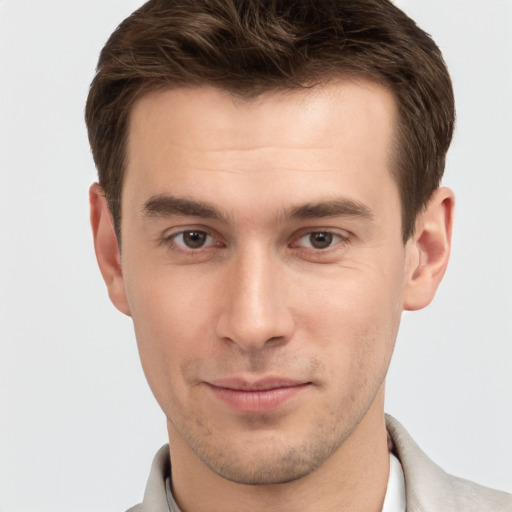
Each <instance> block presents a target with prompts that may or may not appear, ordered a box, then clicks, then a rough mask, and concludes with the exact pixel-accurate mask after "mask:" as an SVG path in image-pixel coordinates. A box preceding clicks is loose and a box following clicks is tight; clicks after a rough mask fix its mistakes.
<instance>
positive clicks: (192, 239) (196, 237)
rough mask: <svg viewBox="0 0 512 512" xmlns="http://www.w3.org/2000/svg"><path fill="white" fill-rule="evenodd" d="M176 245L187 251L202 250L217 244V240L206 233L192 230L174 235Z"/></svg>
mask: <svg viewBox="0 0 512 512" xmlns="http://www.w3.org/2000/svg"><path fill="white" fill-rule="evenodd" d="M171 239H172V240H173V242H174V243H176V244H177V245H179V246H181V247H185V248H187V249H201V248H203V247H208V246H210V245H213V244H214V243H215V240H214V239H213V237H212V236H211V235H209V234H208V233H207V232H206V231H200V230H197V229H190V230H187V231H181V232H180V233H176V234H174V235H172V237H171Z"/></svg>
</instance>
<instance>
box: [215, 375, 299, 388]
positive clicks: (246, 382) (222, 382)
mask: <svg viewBox="0 0 512 512" xmlns="http://www.w3.org/2000/svg"><path fill="white" fill-rule="evenodd" d="M208 384H210V385H211V386H215V387H218V388H225V389H232V390H236V391H265V390H268V389H276V388H289V387H294V386H302V385H304V384H309V382H308V381H304V380H297V379H289V378H285V377H273V376H270V377H264V378H261V379H257V380H250V379H246V378H243V377H228V378H225V379H217V380H213V381H210V382H208Z"/></svg>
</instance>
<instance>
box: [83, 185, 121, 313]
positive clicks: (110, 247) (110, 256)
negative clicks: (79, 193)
mask: <svg viewBox="0 0 512 512" xmlns="http://www.w3.org/2000/svg"><path fill="white" fill-rule="evenodd" d="M89 204H90V217H91V226H92V232H93V238H94V249H95V251H96V259H97V260H98V265H99V267H100V271H101V275H102V276H103V280H104V281H105V284H106V285H107V289H108V295H109V297H110V300H111V301H112V303H113V304H114V306H115V307H116V308H117V309H119V311H121V312H122V313H124V314H125V315H130V307H129V305H128V300H127V297H126V290H125V286H124V278H123V272H122V268H121V253H120V250H119V244H118V241H117V237H116V234H115V230H114V223H113V221H112V215H111V213H110V208H109V207H108V204H107V201H106V199H105V194H104V192H103V189H102V188H101V187H100V186H99V185H98V183H94V184H93V185H91V188H90V189H89Z"/></svg>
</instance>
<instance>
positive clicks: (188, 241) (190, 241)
mask: <svg viewBox="0 0 512 512" xmlns="http://www.w3.org/2000/svg"><path fill="white" fill-rule="evenodd" d="M205 240H206V233H204V232H202V231H186V232H185V233H183V241H184V242H185V245H186V246H187V247H190V248H191V249H197V248H199V247H202V246H203V245H204V242H205Z"/></svg>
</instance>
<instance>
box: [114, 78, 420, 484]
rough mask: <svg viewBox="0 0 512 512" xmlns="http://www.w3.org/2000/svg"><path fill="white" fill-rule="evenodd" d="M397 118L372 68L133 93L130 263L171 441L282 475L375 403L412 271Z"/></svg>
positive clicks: (138, 319)
mask: <svg viewBox="0 0 512 512" xmlns="http://www.w3.org/2000/svg"><path fill="white" fill-rule="evenodd" d="M395 121H396V107H395V103H394V100H393V97H392V95H391V94H390V93H389V92H388V91H387V90H386V89H384V88H382V87H380V86H377V85H375V84H372V83H369V82H364V81H363V82H354V81H343V82H341V81H340V82H336V83H332V84H330V85H327V86H324V87H315V88H313V89H310V90H306V91H298V92H296V91H294V92H283V93H268V94H264V95H262V96H260V97H258V98H256V99H254V100H249V101H245V100H237V99H234V98H233V97H232V96H230V95H229V94H228V93H226V92H222V91H219V90H217V89H214V88H207V87H204V88H189V89H177V90H172V91H164V92H158V93H152V94H150V95H147V96H145V97H143V98H142V99H141V100H139V101H138V103H137V104H136V105H135V107H134V110H133V112H132V118H131V124H130V130H129V144H128V160H127V170H126V175H125V182H124V187H123V194H122V269H123V276H124V283H125V287H126V296H127V301H128V304H129V312H130V314H131V315H132V317H133V321H134V325H135V330H136V336H137V341H138V345H139V351H140V355H141V359H142V364H143V367H144V371H145V373H146V376H147V378H148V381H149V384H150V386H151V388H152V390H153V392H154V394H155V396H156V398H157V400H158V402H159V404H160V406H161V407H162V409H163V411H164V412H165V414H166V416H167V418H168V426H169V434H170V439H171V450H172V449H173V448H172V447H173V446H174V447H175V449H177V450H178V449H179V450H181V453H186V454H187V456H188V457H189V458H196V457H197V458H198V459H200V460H201V461H202V462H203V463H205V464H206V466H208V467H209V468H210V469H212V470H213V471H214V472H215V473H217V474H219V475H221V476H222V477H224V478H227V479H229V480H233V481H237V482H244V483H270V482H283V481H289V480H293V479H295V478H298V477H300V476H303V475H305V474H308V473H309V472H311V471H313V470H314V469H315V468H317V467H318V466H320V465H321V464H322V463H323V462H324V461H326V460H327V459H329V457H330V456H331V455H333V454H334V453H336V452H337V451H338V448H339V447H340V446H342V444H343V442H344V441H345V440H346V439H347V438H349V436H351V434H353V433H354V432H356V431H357V429H358V428H359V427H360V425H361V424H362V423H363V422H364V419H365V418H377V417H378V416H379V414H381V410H382V394H383V382H384V378H385V374H386V371H387V368H388V364H389V360H390V357H391V353H392V349H393V346H394V342H395V337H396V334H397V329H398V325H399V320H400V314H401V311H402V308H403V300H404V288H405V282H406V276H407V275H408V273H409V272H410V268H409V264H408V261H409V258H408V253H407V250H408V249H407V245H406V246H405V247H404V244H403V242H402V233H401V221H400V219H401V209H400V199H399V192H398V188H397V185H396V183H395V181H394V180H393V178H392V170H391V165H392V155H391V148H392V138H393V129H394V126H395ZM368 421H369V420H368ZM371 421H374V420H373V419H372V420H371Z"/></svg>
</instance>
